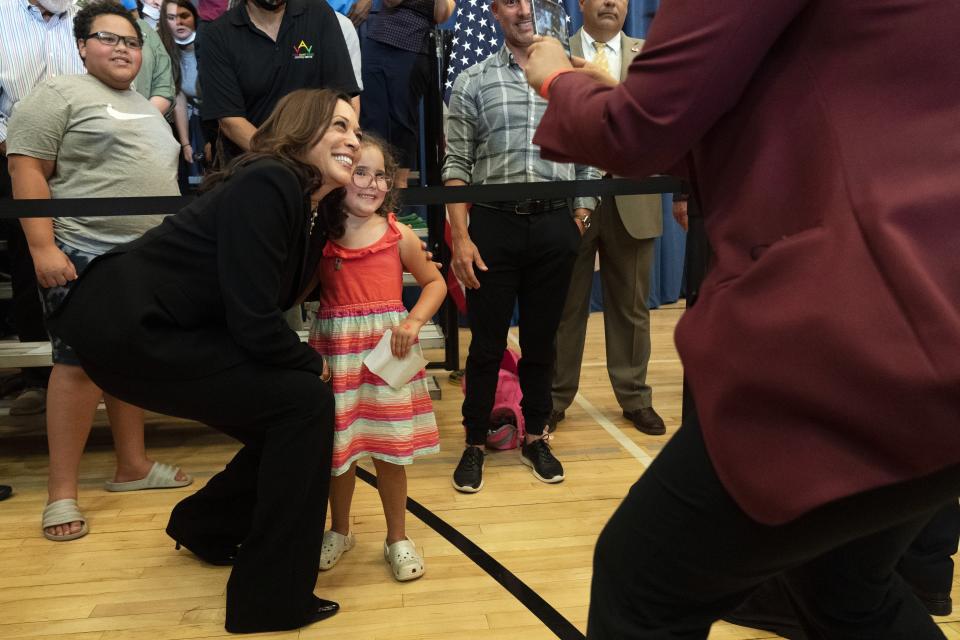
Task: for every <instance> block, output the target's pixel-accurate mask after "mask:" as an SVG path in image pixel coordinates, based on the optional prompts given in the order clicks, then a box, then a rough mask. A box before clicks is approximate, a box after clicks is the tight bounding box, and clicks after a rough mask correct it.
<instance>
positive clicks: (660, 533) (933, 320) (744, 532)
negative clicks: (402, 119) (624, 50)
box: [526, 0, 960, 639]
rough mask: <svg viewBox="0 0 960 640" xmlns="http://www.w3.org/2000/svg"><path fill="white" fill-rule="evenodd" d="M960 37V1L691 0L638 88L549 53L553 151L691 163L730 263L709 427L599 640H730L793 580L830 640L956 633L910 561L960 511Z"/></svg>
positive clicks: (641, 71) (720, 258)
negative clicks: (779, 583)
mask: <svg viewBox="0 0 960 640" xmlns="http://www.w3.org/2000/svg"><path fill="white" fill-rule="evenodd" d="M958 41H960V3H957V2H943V0H830V1H826V0H762V1H760V0H727V1H726V2H709V1H706V0H688V1H687V2H680V1H674V2H665V3H663V5H662V7H661V9H660V11H659V13H658V14H657V17H656V19H655V20H654V23H653V25H652V27H651V30H650V33H649V34H648V38H647V42H646V45H645V47H644V49H643V52H642V53H641V55H640V56H638V57H637V58H636V60H635V61H634V63H633V64H632V66H631V68H630V71H629V74H628V76H627V78H626V80H625V81H624V82H623V83H621V84H620V85H618V86H608V85H607V84H605V83H603V82H600V81H598V80H597V79H596V76H597V74H595V73H594V72H593V71H591V70H590V69H589V68H586V69H581V70H579V71H573V72H571V73H561V74H560V75H557V73H558V72H563V71H565V70H569V69H570V68H571V63H570V61H569V60H567V59H566V57H565V56H564V55H563V53H562V50H561V49H560V47H559V45H558V44H557V43H556V42H553V41H545V42H540V43H536V44H534V45H533V46H532V47H531V50H530V60H529V62H528V65H527V67H526V73H527V76H528V79H529V80H530V83H531V85H533V86H534V88H536V89H539V90H542V91H543V92H544V93H545V94H547V95H548V96H549V100H550V104H549V107H548V109H547V111H546V115H545V116H544V118H543V120H542V122H541V125H540V127H539V129H538V132H537V135H536V137H535V138H534V143H536V144H538V145H540V147H541V149H542V155H543V156H544V157H546V158H549V159H551V160H556V161H560V162H574V161H575V162H583V163H587V164H591V165H595V166H599V167H601V168H603V169H605V170H607V171H609V172H611V173H615V174H618V175H627V176H634V177H640V176H645V175H648V174H651V173H654V172H658V171H665V170H669V169H671V168H672V167H675V166H676V165H678V164H679V163H681V162H682V161H683V164H684V165H685V167H686V169H687V170H688V174H689V176H690V178H691V179H692V181H693V183H694V188H695V190H696V195H697V196H698V198H699V200H700V202H701V203H702V205H703V208H704V210H705V212H706V213H705V215H706V226H707V232H708V235H709V237H710V241H711V244H712V246H713V248H714V250H715V257H714V263H713V265H712V268H711V272H710V274H709V275H708V276H707V280H706V281H705V282H704V285H703V287H702V289H701V292H700V299H699V301H698V303H697V305H696V306H695V307H694V308H693V309H691V310H690V311H689V312H688V313H687V314H686V315H685V317H684V318H683V319H682V320H681V322H680V324H679V326H678V327H677V345H678V349H679V351H680V355H681V357H682V358H683V362H684V365H685V367H686V373H687V374H688V376H689V379H690V381H691V385H692V389H693V393H694V397H695V399H696V403H697V407H698V410H699V420H697V418H696V417H695V416H690V419H689V420H687V421H686V422H685V423H684V425H683V426H682V428H681V429H680V431H679V432H678V434H677V435H676V436H675V437H674V439H673V440H672V441H671V442H670V443H669V444H668V445H667V447H666V448H665V449H664V451H663V452H662V453H661V454H660V456H659V457H658V459H657V460H656V461H655V462H654V464H653V465H652V466H651V467H650V469H649V470H648V471H647V472H646V474H645V475H644V476H643V477H642V478H641V479H640V480H639V481H638V482H637V484H636V485H634V487H633V488H632V489H631V491H630V494H629V495H628V497H627V498H626V500H625V501H624V503H623V505H621V507H620V508H619V509H618V511H617V512H616V513H615V514H614V516H613V518H612V519H611V521H610V523H609V524H608V525H607V527H606V529H605V530H604V532H603V534H602V535H601V538H600V540H599V542H598V545H597V552H596V558H595V575H594V584H593V594H592V604H591V613H590V622H589V634H590V636H591V637H595V638H601V637H603V638H607V637H609V638H618V639H621V638H648V637H650V638H652V637H657V638H660V637H666V635H665V631H669V632H671V633H672V635H670V636H669V637H684V638H686V637H705V635H706V630H707V628H708V627H709V625H710V623H711V621H712V620H714V619H715V618H717V617H718V616H719V615H722V614H723V613H724V612H725V611H726V610H729V608H731V607H732V606H734V605H735V604H736V603H737V602H738V601H740V600H741V599H742V598H743V597H744V595H745V594H747V593H749V591H750V590H751V589H752V588H753V587H754V586H755V585H756V584H758V583H759V581H761V580H762V579H763V578H764V577H766V576H769V575H772V574H775V573H778V572H782V571H786V572H787V575H788V578H789V580H790V584H791V587H792V588H793V589H794V590H795V592H796V595H797V598H798V599H799V600H800V601H801V605H802V608H804V609H805V611H806V612H807V614H808V618H809V620H808V623H809V624H810V625H811V626H812V628H815V629H816V630H818V632H819V633H820V634H821V635H820V637H830V638H833V637H845V638H846V637H853V636H854V634H856V636H855V637H864V638H887V637H898V638H911V639H913V638H927V637H942V636H941V635H939V631H938V630H937V629H936V627H935V626H934V625H933V624H932V623H931V621H930V618H929V616H927V615H926V614H925V612H924V611H923V609H922V607H921V606H920V604H919V602H918V601H917V600H916V599H915V598H913V597H912V596H911V595H909V594H908V592H907V590H906V589H905V588H904V586H903V583H902V582H901V581H900V580H899V579H898V578H896V577H895V576H894V574H893V563H894V562H895V560H896V558H897V557H898V556H899V555H900V553H901V552H902V551H903V549H904V548H905V547H906V545H907V544H908V543H909V541H910V539H911V537H912V536H913V535H915V533H916V532H917V531H918V530H919V529H920V528H921V527H922V526H923V524H924V522H925V520H926V519H928V518H929V517H930V515H931V514H932V512H933V510H934V509H935V508H936V506H937V505H938V504H942V503H945V502H946V501H947V500H948V499H950V498H951V497H954V498H955V497H956V496H957V495H958V494H960V230H958V229H960V217H958V215H960V126H958V121H960V120H958V119H960V64H957V52H956V43H957V42H958ZM625 558H631V559H632V562H625V561H624V559H625Z"/></svg>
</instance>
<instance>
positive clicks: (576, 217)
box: [573, 209, 593, 238]
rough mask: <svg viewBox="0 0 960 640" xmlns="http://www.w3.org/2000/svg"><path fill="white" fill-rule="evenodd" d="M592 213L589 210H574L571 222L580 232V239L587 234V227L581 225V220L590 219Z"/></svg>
mask: <svg viewBox="0 0 960 640" xmlns="http://www.w3.org/2000/svg"><path fill="white" fill-rule="evenodd" d="M592 213H593V212H592V211H590V209H574V211H573V221H574V222H576V223H577V229H579V231H580V237H581V238H582V237H583V234H585V233H586V232H587V227H586V226H584V224H583V219H584V218H588V217H590V215H591V214H592Z"/></svg>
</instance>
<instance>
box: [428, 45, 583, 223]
mask: <svg viewBox="0 0 960 640" xmlns="http://www.w3.org/2000/svg"><path fill="white" fill-rule="evenodd" d="M546 108H547V101H546V100H544V99H543V98H541V97H540V96H539V95H537V94H536V92H534V91H533V89H531V88H530V86H529V85H528V84H527V80H526V78H525V77H524V75H523V70H522V69H521V68H520V65H518V64H517V63H516V61H514V59H513V54H511V53H510V51H509V49H507V47H506V46H504V47H503V48H501V49H500V51H498V52H497V53H495V54H494V55H492V56H490V57H489V58H487V59H486V60H484V61H483V62H479V63H477V64H475V65H473V66H472V67H470V68H469V69H467V70H466V71H464V72H463V73H461V74H460V75H459V76H457V80H456V82H454V84H453V92H452V93H451V94H450V112H449V115H448V116H447V156H446V158H445V159H444V162H443V179H444V180H452V179H459V180H463V181H464V182H466V183H467V184H505V183H517V182H554V181H557V180H574V179H577V180H594V179H598V178H600V177H602V174H601V172H600V170H599V169H595V168H593V167H589V166H587V165H580V164H577V165H574V164H567V163H559V162H551V161H550V160H544V159H542V158H541V157H540V147H538V146H537V145H535V144H533V134H534V133H535V132H536V130H537V125H538V124H540V119H541V118H542V117H543V113H544V111H545V110H546ZM596 204H597V199H596V198H577V199H575V200H574V204H573V206H574V208H577V209H580V208H584V209H590V210H591V211H592V210H593V209H594V208H596Z"/></svg>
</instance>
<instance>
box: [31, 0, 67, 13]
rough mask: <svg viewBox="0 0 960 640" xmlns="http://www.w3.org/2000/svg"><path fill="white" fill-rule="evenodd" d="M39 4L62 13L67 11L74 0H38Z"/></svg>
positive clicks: (51, 11) (51, 10)
mask: <svg viewBox="0 0 960 640" xmlns="http://www.w3.org/2000/svg"><path fill="white" fill-rule="evenodd" d="M37 2H38V3H39V5H40V6H41V7H43V8H44V9H46V10H47V11H49V12H50V13H53V14H60V13H63V12H64V11H66V10H67V9H68V8H69V7H70V5H71V4H73V0H37Z"/></svg>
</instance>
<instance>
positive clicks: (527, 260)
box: [443, 0, 601, 493]
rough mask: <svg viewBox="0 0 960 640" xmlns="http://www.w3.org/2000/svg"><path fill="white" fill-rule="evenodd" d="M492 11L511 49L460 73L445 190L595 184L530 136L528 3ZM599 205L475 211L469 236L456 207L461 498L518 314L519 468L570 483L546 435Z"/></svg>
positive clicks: (521, 204) (523, 205)
mask: <svg viewBox="0 0 960 640" xmlns="http://www.w3.org/2000/svg"><path fill="white" fill-rule="evenodd" d="M491 11H492V13H493V16H494V18H495V19H496V20H497V22H499V23H500V27H501V29H502V30H503V34H504V40H505V44H504V46H503V47H502V48H501V49H500V50H499V51H498V52H497V53H495V54H494V55H492V56H490V57H489V58H487V59H486V60H484V61H482V62H480V63H478V64H476V65H474V66H472V67H470V68H469V69H467V70H466V71H464V72H463V73H461V74H460V75H459V76H458V77H457V80H456V82H455V83H454V86H453V92H452V94H451V97H450V112H449V116H448V119H447V157H446V159H445V161H444V166H443V179H444V184H445V185H447V186H457V185H460V186H462V185H467V184H503V183H516V182H550V181H556V180H573V179H597V178H600V177H601V175H600V172H599V171H598V170H596V169H593V168H591V167H587V166H581V165H572V164H559V163H556V162H549V161H546V160H542V159H541V158H540V150H539V148H538V147H537V146H536V145H534V144H533V142H532V140H533V134H534V132H535V130H536V128H537V125H538V124H539V123H540V118H541V117H542V115H543V112H544V110H545V109H546V101H544V100H543V99H542V98H540V97H539V96H538V95H536V94H535V93H534V92H533V91H532V90H531V89H530V88H529V86H528V85H527V83H526V80H525V79H524V75H523V66H524V64H525V62H526V57H527V52H526V50H527V47H528V46H529V45H530V44H531V43H532V42H533V35H534V34H533V21H532V14H531V10H530V3H529V0H493V4H492V6H491ZM595 206H596V199H595V198H578V199H576V200H575V201H574V202H573V206H572V207H571V205H570V203H569V202H568V201H567V200H564V199H545V200H520V201H516V200H514V201H509V202H487V203H482V204H480V203H478V204H475V205H474V206H473V210H472V212H471V216H470V225H469V229H468V227H467V205H466V204H462V203H461V204H450V205H448V210H449V214H450V226H451V230H452V241H453V260H452V267H453V270H454V273H455V274H456V276H457V277H458V278H459V279H460V280H461V281H462V282H463V283H464V285H465V286H466V288H467V315H468V317H469V319H470V330H471V332H472V338H471V341H470V353H469V355H468V357H467V373H466V397H465V398H464V402H463V424H464V426H465V427H466V430H467V446H466V449H465V450H464V452H463V456H462V457H461V459H460V463H459V464H458V465H457V468H456V470H455V471H454V474H453V485H454V487H456V489H457V490H458V491H462V492H466V493H476V492H477V491H479V490H480V489H481V488H482V487H483V460H484V453H483V446H484V443H485V441H486V435H487V429H488V427H489V424H490V412H491V410H492V408H493V402H494V395H495V393H496V387H497V379H498V372H499V365H500V360H501V358H502V357H503V351H504V349H505V348H506V342H507V331H508V329H509V327H510V319H511V316H512V315H513V310H514V304H515V303H519V309H520V348H521V350H522V352H523V357H522V359H521V360H520V364H519V375H520V387H521V389H522V391H523V401H522V403H521V407H522V409H523V417H524V421H525V423H526V431H527V434H526V438H525V442H524V443H523V445H522V447H521V460H522V461H523V463H524V464H526V465H527V466H529V467H530V468H531V470H532V472H533V475H534V476H536V477H537V479H539V480H541V481H543V482H548V483H555V482H561V481H562V480H563V477H564V476H563V466H562V465H561V464H560V461H559V460H557V459H556V457H554V455H553V453H552V452H551V451H550V446H549V444H548V443H547V439H546V437H545V434H544V430H545V429H544V427H545V425H546V424H547V421H548V419H549V417H550V411H551V408H552V401H551V397H550V386H551V379H552V368H553V360H554V338H555V336H556V332H557V326H558V325H559V322H560V314H561V312H562V311H563V303H564V299H565V297H566V292H567V286H568V285H569V282H570V274H571V270H572V268H573V263H574V260H575V259H576V256H577V248H578V245H579V242H580V236H581V235H582V233H583V231H584V229H585V228H586V226H588V225H589V217H590V213H591V212H592V211H593V209H594V207H595Z"/></svg>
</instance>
